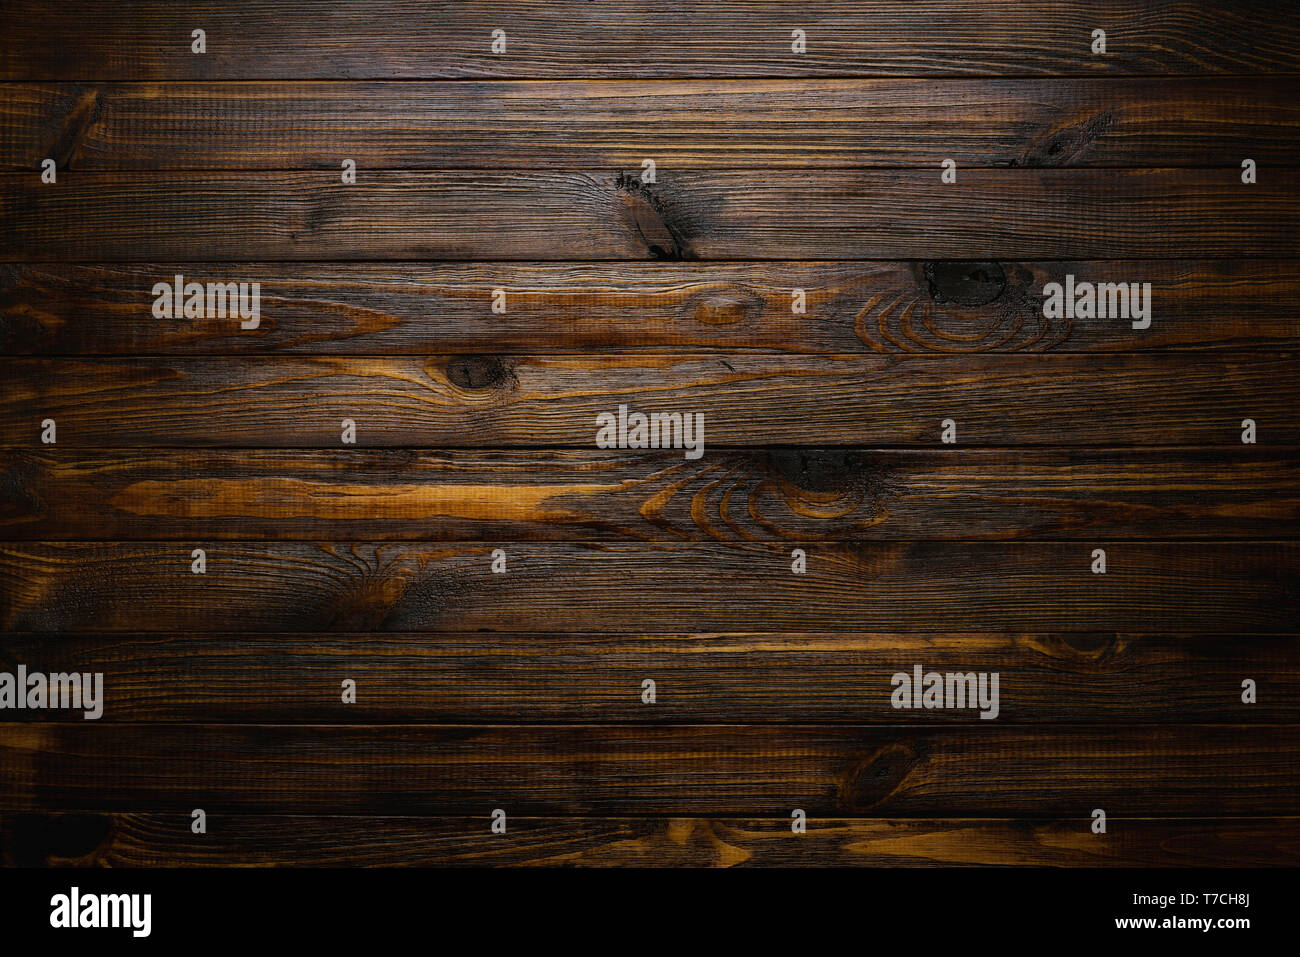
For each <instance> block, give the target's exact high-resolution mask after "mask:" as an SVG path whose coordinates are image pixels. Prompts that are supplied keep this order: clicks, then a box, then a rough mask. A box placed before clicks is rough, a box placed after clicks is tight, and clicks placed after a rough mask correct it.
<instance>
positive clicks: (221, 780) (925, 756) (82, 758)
mask: <svg viewBox="0 0 1300 957" xmlns="http://www.w3.org/2000/svg"><path fill="white" fill-rule="evenodd" d="M975 723H976V724H977V725H978V724H981V723H982V724H985V725H986V726H985V727H977V728H944V729H937V728H936V729H921V728H907V727H884V728H882V727H853V726H842V725H821V726H809V725H779V726H776V725H748V726H732V727H717V726H712V727H698V726H671V725H670V726H663V727H653V728H640V727H629V726H608V725H607V726H590V725H588V726H569V725H552V726H539V725H534V726H523V727H470V726H464V725H461V726H430V725H416V726H412V725H386V726H381V727H372V726H349V727H343V726H307V727H298V726H291V725H153V724H145V725H120V726H117V727H115V728H114V732H113V736H112V737H111V738H106V737H105V735H104V734H103V733H102V731H101V730H100V729H99V728H96V727H94V726H92V725H90V724H88V723H87V722H84V721H83V722H81V723H79V724H4V725H0V810H4V811H32V810H40V811H58V810H87V811H132V812H141V811H172V812H176V811H184V812H185V813H188V812H189V811H190V809H191V808H194V807H199V806H201V807H203V808H204V809H205V810H207V811H211V812H214V813H223V812H224V813H235V812H245V811H250V812H251V811H262V812H268V811H269V812H272V813H274V812H279V811H283V810H284V809H285V808H292V809H294V811H295V812H298V813H302V814H322V813H325V814H328V813H348V814H416V815H435V816H436V815H444V814H468V815H481V820H482V824H481V827H482V830H483V832H484V833H487V831H488V828H487V821H488V815H489V814H490V813H491V811H492V809H493V808H503V809H504V810H505V811H506V813H507V816H508V815H509V814H510V813H511V812H513V813H516V814H540V815H550V814H558V815H564V814H592V815H607V814H622V815H626V814H672V815H686V816H690V815H710V814H754V815H762V816H768V815H773V816H779V817H780V818H782V819H783V820H785V821H788V820H789V814H790V810H791V808H803V809H804V810H805V811H806V812H807V813H808V815H809V816H810V817H812V816H815V815H837V816H838V815H843V816H859V815H862V816H900V817H911V816H931V817H933V816H948V817H980V816H989V817H1007V816H1010V817H1019V816H1035V815H1037V816H1049V817H1057V816H1062V815H1074V816H1075V817H1076V819H1077V821H1078V827H1079V829H1080V832H1081V833H1086V832H1087V829H1088V825H1089V824H1090V823H1091V821H1090V818H1089V814H1090V812H1091V810H1092V809H1093V808H1095V807H1102V808H1106V809H1109V810H1110V811H1111V812H1113V813H1115V814H1118V815H1159V816H1170V817H1198V816H1207V815H1209V816H1216V815H1236V816H1250V815H1269V814H1278V815H1287V816H1291V815H1294V814H1295V813H1296V812H1297V810H1300V728H1296V727H1289V726H1288V727H1278V726H1263V727H1260V726H1237V725H1228V726H1219V725H1193V724H1185V725H1175V726H1168V725H1159V726H1137V727H1124V728H1112V727H1080V728H1052V729H1050V730H1047V729H1038V728H1035V729H1032V730H1022V729H1020V728H1017V727H1004V728H997V729H995V730H992V731H991V730H989V729H988V728H987V722H979V721H976V722H975ZM787 826H788V825H787Z"/></svg>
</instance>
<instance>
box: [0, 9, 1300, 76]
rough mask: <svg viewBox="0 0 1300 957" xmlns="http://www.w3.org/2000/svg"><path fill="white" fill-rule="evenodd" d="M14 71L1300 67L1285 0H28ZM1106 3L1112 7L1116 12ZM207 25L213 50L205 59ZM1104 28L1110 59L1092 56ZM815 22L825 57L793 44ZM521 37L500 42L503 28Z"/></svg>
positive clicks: (12, 33) (19, 22) (565, 72)
mask: <svg viewBox="0 0 1300 957" xmlns="http://www.w3.org/2000/svg"><path fill="white" fill-rule="evenodd" d="M6 11H7V13H8V18H9V22H8V24H7V25H8V27H9V36H8V38H7V39H8V42H7V43H6V44H5V47H4V54H5V55H4V58H3V59H2V60H0V78H3V79H14V80H162V79H168V80H175V79H202V80H218V79H238V80H244V79H254V78H258V79H262V78H265V79H302V78H308V77H319V78H328V79H341V80H350V79H386V78H390V77H403V78H411V77H484V76H501V77H530V76H556V77H573V76H588V77H618V78H636V77H665V76H667V77H672V76H702V77H719V76H795V77H813V76H843V75H856V76H875V75H895V76H944V75H974V76H984V75H988V74H1002V75H1012V76H1024V75H1057V74H1098V75H1105V76H1120V75H1141V74H1176V75H1202V74H1233V73H1246V74H1260V73H1270V72H1289V73H1294V72H1297V71H1300V53H1298V52H1297V48H1298V47H1300V26H1297V24H1296V22H1295V19H1294V18H1292V17H1287V16H1285V15H1283V14H1284V12H1285V11H1283V10H1281V9H1280V8H1279V7H1278V5H1277V4H1276V3H1273V2H1271V0H1235V2H1233V3H1232V4H1206V3H1203V2H1199V0H1172V2H1170V0H1166V2H1164V3H1161V4H1160V5H1159V6H1158V7H1156V8H1153V7H1152V6H1151V5H1150V3H1148V2H1146V0H1110V2H1108V3H1107V4H1106V5H1105V7H1104V8H1103V9H1101V10H1099V9H1098V8H1097V5H1096V4H1095V3H1088V2H1086V0H955V2H953V0H920V2H918V0H865V2H864V0H777V2H771V0H702V2H697V3H691V4H690V5H689V6H683V5H682V4H681V3H678V2H676V0H595V2H590V3H582V4H580V5H579V4H566V3H554V2H550V0H508V2H497V0H472V2H468V3H456V4H446V3H438V2H434V0H369V2H366V3H364V4H358V3H355V2H352V0H324V2H321V0H252V2H248V0H245V2H239V3H235V2H232V0H190V2H187V3H185V4H183V5H179V4H174V3H169V2H168V0H144V2H134V3H131V4H129V5H122V4H114V5H112V6H105V5H104V4H101V3H96V2H95V0H72V2H68V3H63V4H60V5H59V8H58V11H57V15H55V12H54V11H52V10H51V9H50V7H49V6H48V4H45V3H41V2H39V0H11V2H10V3H9V4H8V6H7V7H6ZM1103 11H1104V12H1103ZM197 24H203V28H204V29H205V30H206V31H207V34H208V52H207V53H206V54H204V55H202V56H196V55H193V54H191V52H190V35H191V31H192V30H194V28H195V26H196V25H197ZM1098 25H1104V26H1105V28H1106V29H1107V30H1108V31H1109V35H1110V37H1111V40H1110V45H1109V47H1108V50H1107V53H1106V54H1105V55H1104V56H1103V55H1094V54H1092V52H1091V49H1090V48H1091V43H1092V40H1091V35H1092V31H1093V29H1095V28H1096V27H1097V26H1098ZM797 28H803V29H805V31H806V32H807V34H808V51H807V52H806V53H804V54H795V53H793V52H792V51H791V38H790V34H791V31H792V30H794V29H797ZM494 29H504V30H506V32H507V35H508V37H513V38H514V39H513V40H511V41H510V42H509V44H508V46H507V53H508V55H500V54H493V53H492V52H491V43H492V31H493V30H494Z"/></svg>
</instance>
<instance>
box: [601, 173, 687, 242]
mask: <svg viewBox="0 0 1300 957" xmlns="http://www.w3.org/2000/svg"><path fill="white" fill-rule="evenodd" d="M614 190H615V192H616V193H617V194H618V196H619V197H620V198H621V199H622V201H623V212H624V214H625V215H626V217H627V220H628V223H629V225H630V226H631V228H632V229H633V230H634V231H635V232H636V234H637V236H638V237H640V239H641V242H642V243H644V244H645V247H646V251H647V252H648V253H649V254H650V256H651V257H652V258H654V259H693V258H694V256H693V255H692V254H691V251H690V245H689V243H687V241H686V238H685V236H684V235H683V234H682V232H681V230H680V229H678V228H677V226H676V225H675V224H674V223H673V219H672V216H670V215H669V211H668V209H667V208H666V207H665V205H664V203H663V201H662V200H661V199H660V198H659V197H658V196H656V195H655V194H654V193H653V192H652V191H651V190H650V188H649V186H647V185H646V184H645V183H642V182H641V180H640V179H638V178H637V177H636V176H633V175H629V174H627V173H620V174H619V176H618V179H617V180H616V181H615V183H614Z"/></svg>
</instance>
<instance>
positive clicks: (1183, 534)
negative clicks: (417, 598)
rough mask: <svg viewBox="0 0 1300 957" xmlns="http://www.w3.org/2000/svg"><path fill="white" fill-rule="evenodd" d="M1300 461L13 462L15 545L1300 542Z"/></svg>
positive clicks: (127, 456)
mask: <svg viewBox="0 0 1300 957" xmlns="http://www.w3.org/2000/svg"><path fill="white" fill-rule="evenodd" d="M1298 488H1300V464H1298V463H1297V462H1296V460H1295V457H1294V454H1293V451H1292V450H1282V451H1277V452H1270V451H1268V450H1263V449H1253V448H1250V447H1242V446H1239V447H1238V448H1235V449H1232V448H1223V449H1204V448H1201V449H1185V450H1184V449H1167V448H1166V449H1132V450H1116V449H1098V450H1084V449H1073V450H1069V451H1065V452H1060V451H1056V450H1050V451H1049V450H1027V449H988V450H982V449H958V450H953V449H944V450H925V451H921V450H903V449H816V448H807V447H800V448H798V449H787V450H782V449H765V450H755V451H727V452H718V453H711V454H709V455H707V456H706V457H705V458H703V459H700V460H699V461H697V462H689V461H686V460H684V459H683V458H682V455H681V453H679V452H675V451H664V452H648V453H637V452H616V451H591V452H578V451H573V452H560V451H550V450H545V451H534V452H522V451H516V452H503V451H494V450H486V451H482V452H470V451H456V452H434V451H416V450H407V449H401V450H388V449H384V450H373V449H372V450H362V451H356V450H344V449H331V450H328V451H326V450H321V451H301V452H293V451H287V450H286V451H269V450H267V451H263V450H238V451H231V450H211V451H197V450H185V451H161V450H160V451H156V452H155V451H125V450H113V451H89V452H80V453H74V452H70V451H68V450H62V449H53V448H48V447H47V448H45V449H44V450H43V451H35V450H32V451H28V450H22V449H10V450H4V451H0V539H11V540H43V539H45V540H77V539H83V538H95V539H105V540H113V539H127V540H132V539H136V540H140V539H157V540H171V541H199V540H202V541H215V540H231V539H233V540H238V539H248V540H257V539H264V540H293V539H307V540H312V539H364V538H365V537H366V536H367V535H378V536H382V537H383V538H384V539H386V540H389V541H403V540H430V541H475V540H477V541H494V540H497V539H506V540H511V539H514V540H523V541H547V540H549V541H561V540H570V541H571V540H574V539H585V540H588V541H601V540H618V539H641V540H646V541H665V542H683V541H711V540H722V541H791V542H795V543H800V542H802V543H807V542H811V541H835V540H842V539H846V538H849V539H867V540H923V539H924V540H943V539H954V538H955V539H966V540H975V539H993V540H997V539H1036V540H1047V539H1072V540H1081V539H1082V540H1087V539H1089V538H1090V537H1096V536H1106V537H1112V538H1125V539H1164V540H1171V539H1221V538H1273V539H1279V538H1296V537H1300V492H1298V491H1297V490H1298Z"/></svg>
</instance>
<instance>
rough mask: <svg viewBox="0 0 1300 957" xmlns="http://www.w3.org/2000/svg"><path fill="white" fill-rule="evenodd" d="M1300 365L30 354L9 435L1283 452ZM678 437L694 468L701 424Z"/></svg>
mask: <svg viewBox="0 0 1300 957" xmlns="http://www.w3.org/2000/svg"><path fill="white" fill-rule="evenodd" d="M1298 372H1300V361H1298V360H1297V358H1296V357H1295V356H1293V355H1291V354H1288V353H1275V354H1270V355H1261V354H1259V353H1232V354H1225V353H1214V354H1207V355H1197V356H1195V357H1188V358H1187V359H1185V360H1183V361H1180V362H1179V363H1178V365H1177V366H1176V371H1175V370H1174V369H1171V367H1170V364H1169V362H1168V361H1166V360H1165V359H1163V358H1162V357H1160V356H1157V355H1116V356H1068V355H1060V356H1054V355H1006V356H986V355H970V356H912V357H907V358H902V357H895V356H888V357H886V356H865V357H864V356H818V357H802V356H739V355H733V356H727V355H718V356H713V357H684V356H665V355H657V356H655V355H652V356H646V355H635V356H626V355H615V356H599V357H590V356H552V357H509V356H504V357H503V356H451V357H439V356H430V357H409V358H408V357H397V358H383V357H380V358H371V357H346V358H345V357H330V358H324V357H319V358H288V357H262V356H235V357H229V358H224V359H217V358H205V359H181V358H141V359H131V358H121V359H76V360H71V359H70V360H62V361H55V360H49V359H16V360H10V361H8V362H6V373H7V380H6V382H5V384H4V388H3V391H0V445H3V446H9V447H14V446H16V447H27V448H32V447H35V448H40V444H41V439H40V436H41V433H42V430H43V428H44V426H42V422H44V421H46V420H47V419H53V420H54V421H55V423H56V425H57V430H56V438H57V440H58V444H59V445H60V446H71V447H77V448H93V447H108V448H114V447H123V446H176V445H206V446H245V447H249V446H251V447H259V446H261V447H267V446H270V447H325V448H336V449H337V448H342V447H343V444H342V441H341V439H342V425H341V423H342V422H343V421H344V420H351V421H352V422H354V423H355V426H356V436H355V439H356V444H357V445H360V446H383V447H391V446H404V447H410V446H415V447H440V448H454V447H469V448H493V447H502V446H522V447H529V448H535V447H543V448H545V447H552V448H553V447H557V446H568V447H575V446H576V447H586V448H589V449H594V448H595V447H596V438H597V433H598V432H599V431H600V430H601V428H602V423H601V421H598V416H600V415H603V414H607V413H608V414H611V415H617V413H618V410H619V407H620V406H623V405H626V406H627V412H628V414H630V413H632V412H640V413H641V414H643V415H649V414H651V413H665V414H670V413H681V414H682V415H683V416H685V415H688V414H689V415H692V416H693V418H692V419H691V420H690V421H691V422H692V423H693V425H692V428H693V429H694V431H693V432H692V434H691V436H690V440H691V442H693V443H698V442H699V440H700V438H701V436H702V438H703V442H704V451H705V453H706V454H707V453H708V451H709V449H710V448H713V449H715V450H716V449H717V448H719V447H727V446H743V447H749V446H763V445H773V444H776V445H801V444H804V443H807V442H809V441H810V436H815V437H816V442H817V443H819V444H823V445H877V444H878V445H921V446H939V445H940V444H941V433H942V430H943V425H942V423H943V422H944V420H946V419H951V420H953V421H954V422H955V423H956V424H957V429H958V431H957V441H958V442H959V443H960V444H963V445H977V446H978V445H1058V444H1070V445H1075V446H1081V445H1105V446H1140V445H1152V444H1153V445H1164V446H1168V445H1217V446H1223V447H1231V448H1236V449H1240V448H1241V428H1242V425H1241V423H1242V421H1243V419H1245V418H1251V419H1253V420H1254V421H1255V422H1256V424H1257V427H1258V432H1257V437H1258V442H1259V443H1262V444H1266V445H1271V446H1275V447H1276V446H1279V445H1282V446H1287V445H1300V422H1297V420H1296V418H1295V415H1294V411H1295V409H1296V408H1297V407H1298V406H1300V375H1298V374H1297V373H1298ZM701 415H702V416H703V431H702V432H701V431H700V430H699V424H698V423H699V421H700V420H699V419H698V416H701ZM606 421H608V420H606ZM685 421H686V420H685V419H684V418H683V423H684V422H685ZM624 431H625V432H626V431H627V430H626V429H625V430H624ZM675 435H676V438H675V440H674V442H673V444H674V445H676V446H677V447H678V448H679V449H683V451H682V452H681V455H682V457H683V461H687V459H686V458H685V456H686V455H687V454H688V452H689V454H691V455H695V454H696V452H695V451H690V450H685V447H684V444H685V442H686V440H687V436H686V435H685V434H684V425H681V426H677V433H675ZM606 438H607V439H609V440H610V441H611V442H612V441H614V440H615V436H613V435H612V434H610V435H607V436H606ZM619 441H621V440H619ZM646 441H647V442H648V441H649V438H648V437H647V438H646ZM645 451H650V450H649V449H647V450H645ZM697 451H698V450H697ZM701 461H704V460H701Z"/></svg>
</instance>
